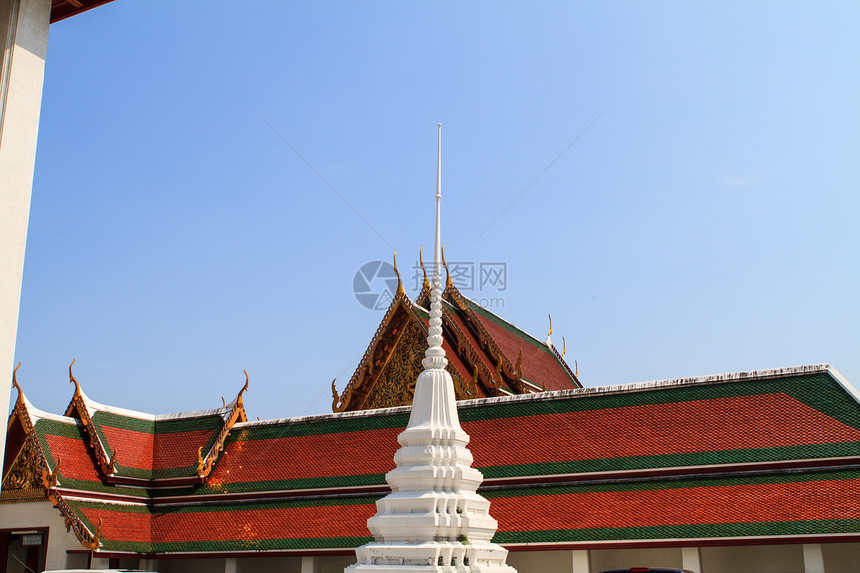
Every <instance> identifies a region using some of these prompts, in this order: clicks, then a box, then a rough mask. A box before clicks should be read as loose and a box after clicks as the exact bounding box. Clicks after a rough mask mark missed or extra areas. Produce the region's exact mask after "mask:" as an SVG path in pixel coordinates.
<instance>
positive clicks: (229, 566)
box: [224, 557, 237, 573]
mask: <svg viewBox="0 0 860 573" xmlns="http://www.w3.org/2000/svg"><path fill="white" fill-rule="evenodd" d="M236 569H237V567H236V558H235V557H228V558H227V559H225V560H224V573H236Z"/></svg>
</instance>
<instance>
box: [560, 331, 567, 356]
mask: <svg viewBox="0 0 860 573" xmlns="http://www.w3.org/2000/svg"><path fill="white" fill-rule="evenodd" d="M565 352H567V341H566V340H565V339H564V336H562V337H561V357H562V358H564V353H565Z"/></svg>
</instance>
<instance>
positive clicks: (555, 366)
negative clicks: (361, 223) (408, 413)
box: [332, 260, 582, 412]
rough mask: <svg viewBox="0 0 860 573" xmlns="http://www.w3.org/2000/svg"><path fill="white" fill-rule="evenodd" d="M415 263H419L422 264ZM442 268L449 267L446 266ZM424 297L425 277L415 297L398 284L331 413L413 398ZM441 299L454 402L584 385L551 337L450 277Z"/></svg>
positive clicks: (423, 342)
mask: <svg viewBox="0 0 860 573" xmlns="http://www.w3.org/2000/svg"><path fill="white" fill-rule="evenodd" d="M421 267H422V269H423V268H424V263H423V261H422V262H421ZM395 270H396V260H395ZM445 271H446V273H447V272H448V267H447V265H445ZM425 277H426V273H425ZM399 280H400V277H399V274H398V282H399ZM429 296H430V287H429V282H428V281H427V280H425V282H424V287H423V288H422V289H421V292H420V293H419V294H418V297H417V299H416V300H415V302H413V301H411V300H410V299H409V298H408V297H407V296H406V294H405V292H404V290H403V288H402V285H399V287H398V289H397V293H396V294H395V296H394V298H393V300H392V301H391V303H390V305H389V307H388V310H387V311H386V313H385V315H384V316H383V318H382V321H381V323H380V325H379V328H378V329H377V331H376V334H375V335H374V337H373V338H372V339H371V341H370V345H369V346H368V348H367V350H366V351H365V353H364V356H363V357H362V359H361V361H360V362H359V364H358V367H357V368H356V370H355V373H354V374H353V375H352V378H350V380H349V382H348V383H347V385H346V388H345V389H344V390H343V392H341V393H338V392H337V388H336V386H335V384H334V383H333V384H332V394H333V398H334V400H333V403H332V409H333V410H334V411H335V412H343V411H351V410H362V409H369V408H380V407H394V406H403V405H407V404H410V403H411V402H412V391H413V390H414V386H415V380H416V378H417V376H418V373H419V372H420V371H421V359H422V358H423V356H424V351H425V350H426V349H427V328H428V321H429ZM442 301H443V314H442V323H443V338H444V340H443V343H442V347H443V348H444V349H445V355H446V357H447V358H448V367H447V370H448V372H449V373H450V374H451V377H452V378H453V380H454V390H455V394H456V396H457V399H459V400H466V399H474V398H487V397H494V396H512V395H521V394H532V393H536V392H544V391H547V390H569V389H573V388H581V387H582V384H580V382H579V379H578V378H577V376H576V373H575V372H574V371H572V370H571V369H570V367H569V366H568V364H567V362H565V360H564V352H565V350H566V349H565V348H562V352H561V353H559V352H558V350H557V349H556V348H555V347H554V346H553V345H552V343H551V340H548V341H546V342H544V341H540V340H538V339H536V338H535V337H533V336H531V335H529V334H527V333H525V332H524V331H522V330H520V329H519V328H517V327H516V326H514V325H512V324H510V323H509V322H507V321H506V320H504V319H503V318H501V317H499V316H497V315H496V314H494V313H492V312H490V311H489V310H487V309H486V308H484V307H482V306H481V305H479V304H477V303H476V302H474V301H472V300H470V299H468V298H466V297H465V296H463V295H462V294H460V292H459V291H458V290H457V287H456V286H454V283H453V282H452V281H451V278H450V274H449V275H448V280H447V285H446V287H445V290H444V292H443V294H442Z"/></svg>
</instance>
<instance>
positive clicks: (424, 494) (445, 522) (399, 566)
mask: <svg viewBox="0 0 860 573" xmlns="http://www.w3.org/2000/svg"><path fill="white" fill-rule="evenodd" d="M440 135H441V126H440ZM438 169H439V173H438V174H437V187H436V249H435V251H436V253H435V261H434V273H433V282H432V287H431V289H430V324H429V329H428V330H429V332H428V337H427V343H428V346H429V348H428V349H427V351H426V352H425V358H424V360H423V361H422V364H423V366H424V371H423V372H422V373H421V374H420V375H419V376H418V381H417V382H416V384H415V395H414V397H413V400H412V412H411V414H410V416H409V424H407V426H406V429H405V430H403V432H401V433H400V435H399V436H398V438H397V441H398V442H399V443H400V449H399V450H398V451H397V452H396V453H395V454H394V463H395V465H396V467H395V468H394V469H393V470H391V471H390V472H388V474H387V475H386V476H385V479H386V481H387V482H388V485H389V486H391V493H390V494H388V495H386V496H385V497H383V498H382V499H380V500H379V501H377V502H376V507H377V513H376V515H374V516H373V517H371V518H370V519H368V520H367V526H368V528H369V529H370V532H371V533H372V534H373V537H374V541H373V542H371V543H368V544H366V545H362V546H361V547H359V548H357V549H356V550H355V553H356V556H357V558H358V563H357V564H355V565H351V566H349V567H347V568H346V571H347V572H348V573H383V572H384V573H395V572H415V573H417V572H423V571H438V572H454V571H457V572H464V573H469V572H473V573H516V570H515V569H514V568H513V567H510V566H508V565H506V564H505V558H506V557H507V553H508V551H507V549H505V548H504V547H502V546H501V545H497V544H494V543H492V542H491V539H492V538H493V534H494V533H495V532H496V528H497V526H498V524H497V522H496V520H495V519H493V518H492V517H490V513H489V510H490V502H489V501H487V500H486V499H484V498H483V497H481V496H480V495H478V493H477V489H478V486H479V485H481V481H483V476H482V475H481V472H479V471H478V470H476V469H474V468H473V467H471V464H472V454H471V453H470V452H469V450H468V449H466V445H467V444H468V443H469V436H468V434H466V432H464V431H463V428H461V427H460V419H459V416H458V414H457V404H456V397H455V396H454V382H453V380H452V379H451V375H450V374H448V372H447V371H446V370H445V366H446V365H447V363H448V360H447V359H446V358H445V350H444V349H443V348H442V281H441V277H440V272H439V267H440V264H439V260H440V252H441V247H440V237H439V235H440V216H439V211H440V199H441V183H440V181H441V137H440V160H439V163H438Z"/></svg>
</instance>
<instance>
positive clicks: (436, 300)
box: [421, 123, 448, 371]
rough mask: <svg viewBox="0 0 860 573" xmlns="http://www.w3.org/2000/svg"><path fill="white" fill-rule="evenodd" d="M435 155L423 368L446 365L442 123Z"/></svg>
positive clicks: (437, 367) (438, 367)
mask: <svg viewBox="0 0 860 573" xmlns="http://www.w3.org/2000/svg"><path fill="white" fill-rule="evenodd" d="M437 127H438V130H439V131H438V133H439V143H438V152H437V155H436V239H435V249H434V251H433V283H432V286H431V287H430V325H429V328H428V332H427V347H428V348H427V350H426V351H425V352H424V360H422V361H421V365H422V366H424V370H425V371H426V370H431V369H443V368H445V366H447V365H448V359H447V358H445V349H443V348H442V266H441V264H442V214H441V211H442V124H441V123H440V124H437Z"/></svg>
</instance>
